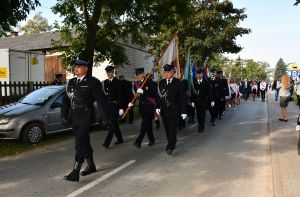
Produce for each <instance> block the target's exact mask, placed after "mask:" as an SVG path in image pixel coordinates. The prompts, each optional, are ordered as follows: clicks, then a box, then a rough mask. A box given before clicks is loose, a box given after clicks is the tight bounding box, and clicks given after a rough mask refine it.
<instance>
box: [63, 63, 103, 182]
mask: <svg viewBox="0 0 300 197" xmlns="http://www.w3.org/2000/svg"><path fill="white" fill-rule="evenodd" d="M88 67H89V64H88V62H86V61H82V60H76V62H75V68H74V73H75V75H77V77H75V78H72V79H70V81H69V83H68V85H67V91H66V93H67V94H66V96H65V97H64V98H63V102H62V108H61V110H62V113H61V115H62V116H61V119H62V122H63V123H67V121H70V123H71V125H72V128H73V130H74V134H75V150H76V153H75V164H74V167H73V170H72V171H71V172H70V174H68V175H67V176H65V177H64V179H65V180H68V181H79V171H80V169H81V166H82V163H83V162H84V159H86V161H87V167H86V168H85V169H84V170H83V171H82V172H81V173H80V174H81V175H82V176H85V175H89V174H91V173H93V172H96V166H95V163H94V159H93V149H92V146H91V143H90V135H89V133H90V130H91V127H92V124H94V122H95V109H94V105H93V103H94V101H96V102H97V104H98V107H99V111H103V109H104V107H105V106H104V100H105V97H104V94H103V92H102V87H101V83H100V81H99V80H98V79H96V78H94V77H92V76H89V75H87V71H88ZM103 114H104V113H103ZM102 118H106V117H102Z"/></svg>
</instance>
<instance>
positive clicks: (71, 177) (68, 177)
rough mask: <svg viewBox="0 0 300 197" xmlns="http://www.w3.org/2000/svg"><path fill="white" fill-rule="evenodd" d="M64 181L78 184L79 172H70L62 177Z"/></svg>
mask: <svg viewBox="0 0 300 197" xmlns="http://www.w3.org/2000/svg"><path fill="white" fill-rule="evenodd" d="M64 179H65V180H67V181H72V182H79V170H75V169H74V170H72V171H71V172H70V174H68V175H66V176H65V177H64Z"/></svg>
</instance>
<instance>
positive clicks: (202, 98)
mask: <svg viewBox="0 0 300 197" xmlns="http://www.w3.org/2000/svg"><path fill="white" fill-rule="evenodd" d="M191 95H192V102H194V103H195V104H196V105H199V106H202V107H206V106H207V104H208V102H211V101H212V92H211V88H210V85H209V83H208V81H207V80H205V79H202V82H201V83H200V84H199V83H198V80H196V79H195V80H193V82H192V91H191Z"/></svg>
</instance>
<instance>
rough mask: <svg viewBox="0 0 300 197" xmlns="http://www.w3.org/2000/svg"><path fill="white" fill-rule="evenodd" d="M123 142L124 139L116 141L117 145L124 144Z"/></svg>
mask: <svg viewBox="0 0 300 197" xmlns="http://www.w3.org/2000/svg"><path fill="white" fill-rule="evenodd" d="M123 142H124V141H116V142H115V145H118V144H123Z"/></svg>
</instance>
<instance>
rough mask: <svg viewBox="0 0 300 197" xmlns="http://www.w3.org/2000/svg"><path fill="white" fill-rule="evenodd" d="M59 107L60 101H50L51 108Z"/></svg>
mask: <svg viewBox="0 0 300 197" xmlns="http://www.w3.org/2000/svg"><path fill="white" fill-rule="evenodd" d="M57 107H61V103H52V105H51V108H57Z"/></svg>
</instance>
